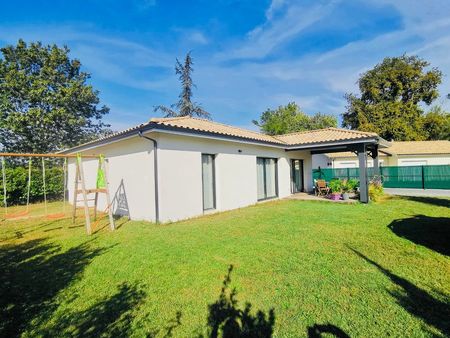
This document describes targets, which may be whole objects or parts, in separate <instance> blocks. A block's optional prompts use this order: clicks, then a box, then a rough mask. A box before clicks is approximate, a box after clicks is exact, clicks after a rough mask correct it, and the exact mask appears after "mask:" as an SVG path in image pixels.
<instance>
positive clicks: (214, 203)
mask: <svg viewBox="0 0 450 338" xmlns="http://www.w3.org/2000/svg"><path fill="white" fill-rule="evenodd" d="M203 156H211V157H212V180H213V182H212V185H213V207H212V208H207V209H205V198H204V192H205V181H204V180H203ZM200 159H201V162H200V163H201V165H202V208H203V211H209V210H216V208H217V201H216V154H209V153H202V154H201V157H200Z"/></svg>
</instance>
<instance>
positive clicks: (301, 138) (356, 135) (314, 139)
mask: <svg viewBox="0 0 450 338" xmlns="http://www.w3.org/2000/svg"><path fill="white" fill-rule="evenodd" d="M377 136H378V135H377V134H375V133H370V132H362V131H357V130H349V129H339V128H325V129H317V130H311V131H303V132H298V133H291V134H285V135H278V136H276V138H277V139H279V140H281V141H283V142H285V143H287V144H290V145H294V144H295V145H297V144H308V143H325V142H333V141H341V140H342V141H344V140H355V139H363V138H370V137H377Z"/></svg>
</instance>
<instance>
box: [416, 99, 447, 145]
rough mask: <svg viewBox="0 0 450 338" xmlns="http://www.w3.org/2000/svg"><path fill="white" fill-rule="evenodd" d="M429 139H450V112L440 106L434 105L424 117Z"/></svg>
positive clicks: (424, 126)
mask: <svg viewBox="0 0 450 338" xmlns="http://www.w3.org/2000/svg"><path fill="white" fill-rule="evenodd" d="M423 130H424V132H425V134H426V135H427V139H428V140H450V113H448V112H446V111H444V110H443V109H442V107H440V106H434V107H432V108H431V109H430V110H429V112H428V113H427V114H426V115H425V116H424V119H423Z"/></svg>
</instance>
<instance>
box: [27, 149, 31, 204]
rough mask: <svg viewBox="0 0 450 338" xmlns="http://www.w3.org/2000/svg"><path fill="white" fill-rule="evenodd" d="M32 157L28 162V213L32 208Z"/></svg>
mask: <svg viewBox="0 0 450 338" xmlns="http://www.w3.org/2000/svg"><path fill="white" fill-rule="evenodd" d="M31 162H32V160H31V157H30V158H29V160H28V187H27V211H26V212H27V213H28V211H29V208H30V190H31Z"/></svg>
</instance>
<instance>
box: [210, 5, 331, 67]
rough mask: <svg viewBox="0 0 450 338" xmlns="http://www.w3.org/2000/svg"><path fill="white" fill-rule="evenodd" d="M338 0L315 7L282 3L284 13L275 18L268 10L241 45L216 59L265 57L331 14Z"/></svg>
mask: <svg viewBox="0 0 450 338" xmlns="http://www.w3.org/2000/svg"><path fill="white" fill-rule="evenodd" d="M338 2H339V1H337V0H335V1H330V2H329V3H326V4H317V5H314V6H301V5H298V4H294V5H290V6H285V7H286V9H285V12H284V14H283V15H279V16H277V17H276V18H273V16H272V15H273V10H271V11H270V13H271V14H270V15H269V16H268V20H267V21H266V22H265V23H264V24H263V25H260V26H257V27H255V28H254V29H253V30H252V31H250V32H249V33H248V35H247V39H246V41H245V42H244V43H242V45H241V46H239V47H237V48H235V49H234V50H233V51H231V52H229V53H227V54H221V55H220V57H219V59H246V58H259V59H261V58H264V57H266V56H267V55H268V54H269V53H270V52H272V51H273V50H274V49H275V48H277V47H279V46H280V45H281V44H283V43H286V42H288V41H290V40H291V39H292V38H294V37H296V36H297V35H298V34H299V33H300V32H301V31H302V30H304V29H306V28H307V27H309V26H311V25H313V24H314V23H316V22H317V21H319V20H320V19H322V18H324V17H325V16H327V15H328V14H330V13H331V12H332V10H333V8H334V7H335V6H336V5H337V4H338ZM275 3H276V5H275V8H276V9H279V8H280V6H281V5H280V4H279V2H275ZM272 5H274V3H272V4H271V6H272ZM269 9H270V7H269Z"/></svg>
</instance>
